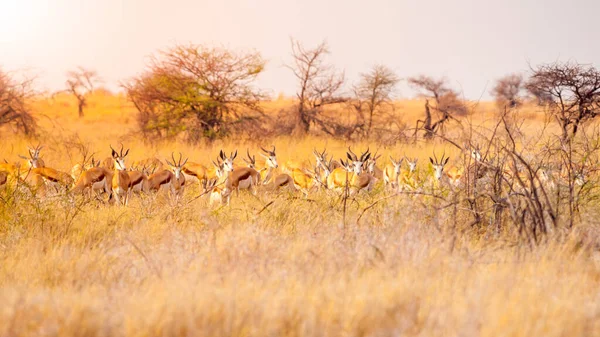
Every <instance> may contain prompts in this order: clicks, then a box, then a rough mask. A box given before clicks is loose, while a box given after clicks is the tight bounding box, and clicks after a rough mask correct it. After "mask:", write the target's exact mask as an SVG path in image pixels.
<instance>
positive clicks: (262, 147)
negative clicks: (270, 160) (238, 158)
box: [260, 146, 269, 153]
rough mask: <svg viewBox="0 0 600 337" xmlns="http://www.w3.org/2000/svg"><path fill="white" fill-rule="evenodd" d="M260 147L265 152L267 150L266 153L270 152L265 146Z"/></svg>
mask: <svg viewBox="0 0 600 337" xmlns="http://www.w3.org/2000/svg"><path fill="white" fill-rule="evenodd" d="M260 149H261V150H263V152H265V153H269V150H265V148H264V147H262V146H261V147H260Z"/></svg>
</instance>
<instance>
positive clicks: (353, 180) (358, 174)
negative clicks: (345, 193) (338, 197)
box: [327, 148, 375, 192]
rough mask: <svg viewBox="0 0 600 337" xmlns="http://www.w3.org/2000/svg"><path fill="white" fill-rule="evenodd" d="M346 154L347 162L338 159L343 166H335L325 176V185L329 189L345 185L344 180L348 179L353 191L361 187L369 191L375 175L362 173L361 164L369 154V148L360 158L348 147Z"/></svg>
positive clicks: (357, 190)
mask: <svg viewBox="0 0 600 337" xmlns="http://www.w3.org/2000/svg"><path fill="white" fill-rule="evenodd" d="M346 155H347V157H348V162H345V161H344V160H342V159H340V162H341V163H342V166H343V168H336V169H334V170H333V171H332V172H331V174H330V175H329V177H328V178H327V187H328V188H330V189H336V188H342V187H346V181H348V182H349V183H350V187H352V188H354V189H355V192H359V191H361V190H363V189H365V190H367V191H370V190H371V189H372V188H373V184H374V183H375V177H373V176H372V175H371V174H369V173H363V164H364V163H365V162H366V161H367V160H368V159H369V158H370V156H371V153H370V152H369V149H367V151H365V152H364V153H363V154H362V155H361V156H360V158H359V157H358V156H357V155H356V154H355V153H354V152H352V149H350V148H348V152H346Z"/></svg>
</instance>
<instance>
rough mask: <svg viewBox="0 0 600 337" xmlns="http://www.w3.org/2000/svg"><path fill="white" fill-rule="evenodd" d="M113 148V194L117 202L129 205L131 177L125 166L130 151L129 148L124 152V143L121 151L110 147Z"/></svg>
mask: <svg viewBox="0 0 600 337" xmlns="http://www.w3.org/2000/svg"><path fill="white" fill-rule="evenodd" d="M110 149H111V150H112V158H113V161H114V173H113V177H112V196H114V198H115V200H116V202H117V204H122V205H127V203H128V202H129V195H130V194H131V190H130V188H129V187H130V185H131V179H130V178H129V174H128V173H127V168H126V166H125V157H126V156H127V154H128V153H129V149H127V151H125V153H123V145H121V151H120V152H117V151H115V149H113V148H112V146H111V147H110Z"/></svg>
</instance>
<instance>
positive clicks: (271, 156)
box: [260, 145, 279, 168]
mask: <svg viewBox="0 0 600 337" xmlns="http://www.w3.org/2000/svg"><path fill="white" fill-rule="evenodd" d="M260 149H261V150H262V151H263V152H264V153H266V154H263V153H261V154H260V155H261V156H263V157H265V160H266V165H267V167H269V168H277V167H278V166H279V165H277V156H276V155H275V145H273V150H270V151H269V150H265V149H264V148H263V147H262V146H261V147H260Z"/></svg>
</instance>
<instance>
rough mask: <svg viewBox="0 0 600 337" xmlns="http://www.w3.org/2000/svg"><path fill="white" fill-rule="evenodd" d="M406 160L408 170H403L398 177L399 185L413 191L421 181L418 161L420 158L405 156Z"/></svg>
mask: <svg viewBox="0 0 600 337" xmlns="http://www.w3.org/2000/svg"><path fill="white" fill-rule="evenodd" d="M404 160H405V161H406V163H407V164H408V171H406V170H405V171H403V172H401V173H400V176H399V178H398V187H402V189H404V190H408V191H413V190H416V189H417V187H418V185H419V182H418V179H419V176H418V172H417V162H418V161H419V158H412V159H411V158H408V157H406V156H404Z"/></svg>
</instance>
